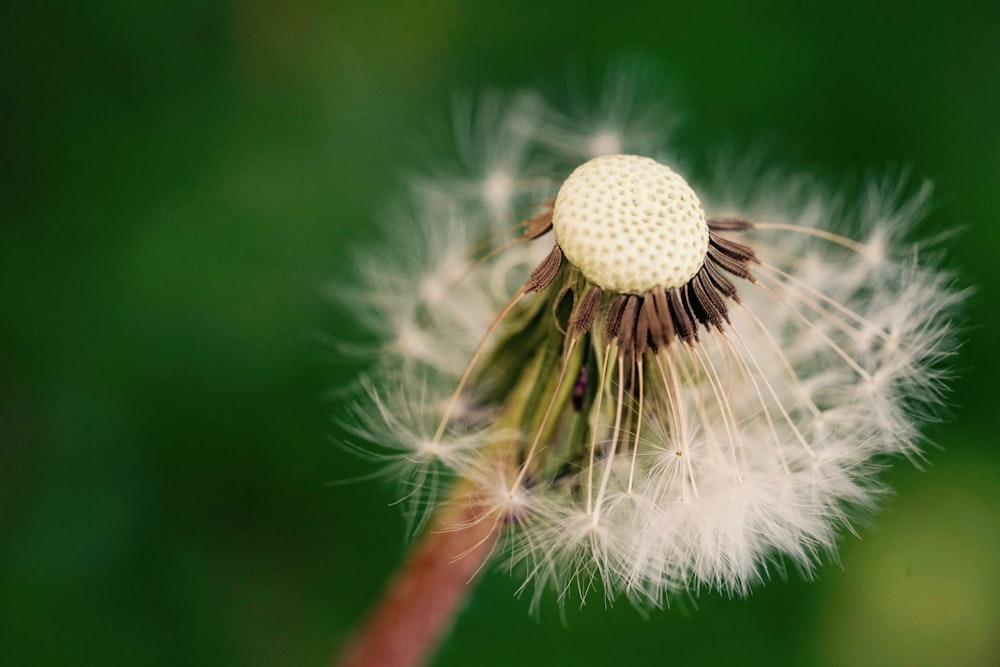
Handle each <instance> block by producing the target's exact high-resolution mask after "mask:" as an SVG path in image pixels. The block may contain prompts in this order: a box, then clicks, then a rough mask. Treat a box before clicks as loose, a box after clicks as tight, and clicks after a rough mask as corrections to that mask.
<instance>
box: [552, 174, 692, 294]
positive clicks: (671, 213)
mask: <svg viewBox="0 0 1000 667" xmlns="http://www.w3.org/2000/svg"><path fill="white" fill-rule="evenodd" d="M552 227H553V231H554V233H555V236H556V240H557V241H558V243H559V246H560V247H561V248H562V251H563V253H565V255H566V258H567V259H568V260H569V261H570V262H572V263H573V264H574V265H575V266H576V267H578V268H579V269H580V271H581V272H582V273H583V275H584V276H586V277H587V279H589V280H590V281H591V282H593V283H594V284H596V285H599V286H600V287H602V288H603V289H607V290H613V291H616V292H622V293H628V294H643V293H645V292H649V291H650V290H652V289H653V288H656V287H662V288H665V289H670V288H672V287H680V286H681V285H684V284H685V283H687V282H688V281H689V280H690V279H691V278H692V277H693V276H694V275H695V273H697V272H698V269H700V268H701V266H702V264H703V263H704V262H705V254H706V253H707V252H708V224H707V223H706V221H705V211H704V209H703V208H702V206H701V202H700V201H699V200H698V196H697V195H695V193H694V190H692V189H691V187H690V186H689V185H688V184H687V182H686V181H685V180H684V179H683V178H681V177H680V176H679V175H678V174H677V173H675V172H674V171H673V170H672V169H670V167H667V166H665V165H662V164H659V163H658V162H656V161H655V160H652V159H650V158H647V157H640V156H637V155H606V156H601V157H596V158H593V159H591V160H588V161H587V162H585V163H583V164H582V165H580V166H579V167H577V168H576V169H575V170H574V171H573V173H572V174H570V175H569V177H568V178H567V179H566V181H565V182H564V183H563V184H562V187H560V189H559V194H558V195H557V196H556V200H555V205H554V208H553V211H552Z"/></svg>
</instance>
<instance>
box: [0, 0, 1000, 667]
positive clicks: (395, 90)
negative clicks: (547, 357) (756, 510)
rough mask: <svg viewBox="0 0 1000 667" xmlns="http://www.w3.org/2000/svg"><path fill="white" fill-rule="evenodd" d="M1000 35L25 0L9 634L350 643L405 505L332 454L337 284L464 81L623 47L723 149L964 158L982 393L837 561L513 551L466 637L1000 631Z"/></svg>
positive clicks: (215, 652) (969, 20)
mask: <svg viewBox="0 0 1000 667" xmlns="http://www.w3.org/2000/svg"><path fill="white" fill-rule="evenodd" d="M998 36H1000V3H996V2H994V1H993V0H950V1H949V2H939V1H921V0H916V1H911V2H850V1H843V0H841V1H836V2H833V1H831V2H814V3H810V2H805V3H800V2H776V1H774V0H759V1H757V2H752V3H749V2H748V3H744V2H722V1H713V0H708V1H705V2H685V3H680V2H674V1H672V0H661V1H659V2H648V3H629V2H612V3H592V4H588V3H585V2H580V0H575V1H572V2H552V3H540V2H538V0H506V1H504V2H493V3H487V2H462V1H461V0H423V1H422V2H405V1H403V0H385V1H382V2H361V1H356V2H346V1H335V2H329V3H321V2H310V1H309V0H291V1H285V2H279V1H278V0H243V1H240V2H194V1H191V0H175V1H174V2H169V3H167V2H146V3H129V2H121V1H115V0H95V1H93V2H88V3H82V2H71V1H70V0H66V1H64V2H59V1H58V0H38V1H36V2H32V3H5V4H4V7H3V8H2V9H0V72H2V82H3V84H2V87H0V167H2V181H0V192H2V200H0V324H2V326H0V664H3V665H86V664H95V665H96V664H100V665H179V664H189V665H201V664H204V665H323V664H324V663H326V662H327V660H328V659H329V657H330V656H331V655H332V654H333V653H334V651H335V650H336V648H337V647H338V646H339V645H340V643H341V642H343V641H344V639H345V637H346V636H347V633H348V632H349V630H350V628H351V627H352V625H353V624H354V623H356V622H357V621H358V620H359V618H360V617H361V615H362V614H363V612H364V611H365V609H366V607H367V606H368V604H369V603H370V602H371V601H372V600H373V599H374V596H375V595H376V593H377V592H378V591H379V589H380V588H381V586H382V584H383V582H384V580H385V578H386V577H387V576H388V574H389V572H390V571H391V570H392V568H393V566H394V564H395V563H396V562H397V561H398V560H399V558H400V556H401V554H402V553H403V550H404V548H405V540H404V537H403V535H404V529H403V525H402V520H401V518H400V512H399V511H398V508H395V507H390V506H389V504H390V503H391V502H392V500H393V499H394V491H393V489H392V487H391V486H390V485H389V484H386V483H382V482H378V481H369V482H362V483H358V484H352V485H345V486H329V485H328V482H330V481H333V480H342V479H346V478H352V477H357V476H360V475H365V474H366V473H369V472H371V468H370V467H369V466H368V465H367V464H366V463H365V462H363V461H360V460H357V459H356V458H353V457H352V456H350V455H349V454H347V453H345V452H344V451H343V450H342V449H340V448H339V447H338V444H337V439H338V431H337V428H336V426H335V425H334V424H332V423H331V421H330V415H331V414H333V413H334V412H335V411H336V408H337V406H336V405H335V401H331V400H330V398H329V396H330V394H329V390H330V389H331V388H334V387H337V386H342V385H343V384H344V383H345V382H347V381H348V380H349V379H350V378H351V377H352V376H353V375H354V374H355V373H357V372H358V371H359V370H360V369H361V366H362V364H361V363H360V362H359V361H357V360H353V359H344V358H341V357H340V356H339V355H338V354H337V353H336V350H335V348H333V347H331V346H330V344H329V341H330V339H332V338H338V337H356V336H361V337H363V336H364V335H365V334H364V333H363V332H360V331H355V330H353V328H352V325H351V324H350V322H345V321H344V318H343V315H342V313H338V312H337V311H336V309H335V308H333V307H332V306H331V305H330V304H329V303H328V302H327V301H326V300H325V297H324V289H325V287H326V286H327V285H329V284H330V282H331V281H336V280H340V281H344V280H348V281H349V280H350V274H349V272H348V271H347V269H346V268H345V266H346V265H345V260H346V258H347V257H348V255H349V253H350V251H351V249H352V248H355V247H357V246H359V245H363V244H365V243H369V242H373V240H374V239H375V238H376V236H377V232H376V230H375V229H374V228H373V226H372V220H373V214H374V212H375V211H376V210H377V209H378V207H379V206H381V205H382V204H383V203H384V202H385V199H386V197H387V196H388V195H389V194H390V193H391V192H392V191H393V190H394V189H395V188H396V187H397V186H398V184H399V177H400V174H401V171H402V169H404V168H405V167H407V166H411V165H413V164H419V163H420V162H421V161H422V160H423V159H424V158H425V157H426V156H425V155H424V154H422V152H421V151H422V150H423V147H424V146H425V145H426V141H425V137H426V135H427V134H428V132H429V131H430V130H429V128H435V127H438V128H439V127H441V126H442V125H443V122H444V120H445V119H446V118H447V116H448V113H449V110H450V109H451V105H452V101H453V99H454V94H455V93H456V92H474V91H477V90H481V89H483V88H487V87H493V88H500V89H513V88H519V87H523V86H536V85H540V86H543V87H544V86H550V87H554V88H556V89H558V88H560V87H562V88H565V86H563V83H564V79H565V78H566V76H567V73H568V72H573V73H574V76H578V77H580V78H581V80H582V81H584V82H588V81H590V82H595V81H598V80H599V79H600V77H601V76H602V75H603V73H604V72H605V71H606V70H607V68H608V66H609V64H610V63H612V62H614V61H615V60H616V59H618V58H619V57H620V56H622V55H623V54H625V55H634V56H638V57H640V58H642V59H644V60H645V61H646V62H647V63H649V64H651V65H652V66H653V67H654V68H656V69H659V70H661V71H662V74H663V77H664V80H665V81H667V82H668V84H669V86H670V88H671V89H672V90H673V91H674V93H675V95H674V96H675V98H676V99H677V100H679V103H680V107H681V109H682V111H683V112H684V117H685V118H686V122H685V124H684V126H683V128H682V130H681V133H680V134H679V135H678V137H679V142H680V144H681V147H682V149H683V150H687V151H690V152H691V153H692V154H699V153H710V152H711V151H713V150H717V149H719V148H725V147H728V146H737V147H739V146H753V145H755V142H758V141H764V142H766V143H768V144H769V145H770V146H772V147H773V150H772V151H771V155H772V157H776V158H780V160H778V163H779V164H783V165H785V166H789V167H792V168H794V169H805V170H809V171H812V172H815V173H819V174H821V175H822V176H823V177H824V178H827V179H829V180H830V181H831V183H837V182H840V181H842V180H843V181H851V180H852V179H853V182H855V183H856V182H857V180H858V177H859V175H861V174H864V173H866V172H868V171H871V170H876V171H877V170H880V169H883V168H886V167H889V168H892V167H893V166H894V165H895V166H898V165H900V164H904V165H909V166H910V168H912V170H913V173H914V174H916V175H918V176H921V177H928V178H930V179H932V180H934V181H935V183H936V184H937V186H938V190H937V192H938V196H937V199H936V206H935V208H934V210H933V211H932V213H931V215H930V217H929V219H928V221H927V224H926V226H925V228H924V232H925V233H928V234H935V233H937V232H940V231H951V230H956V229H957V230H959V233H958V234H957V235H954V236H953V237H951V238H950V239H949V240H948V242H947V247H948V248H949V259H948V262H947V263H948V265H949V266H951V267H953V268H955V269H957V270H958V271H959V272H960V275H961V281H962V282H963V283H965V284H974V285H976V286H977V292H976V294H975V296H974V297H973V298H971V299H970V300H969V304H968V308H967V309H966V311H965V313H964V318H965V323H966V329H965V338H966V340H967V342H966V343H965V345H964V347H963V349H962V352H961V355H960V357H959V358H958V359H957V362H956V365H957V368H959V370H960V372H961V378H960V379H959V380H957V381H956V382H955V383H954V392H953V394H952V395H951V398H950V400H951V403H952V405H953V407H954V410H953V413H954V417H953V419H951V420H950V421H949V422H948V423H944V424H941V425H936V426H935V427H934V428H932V429H931V430H930V435H931V437H932V438H933V439H934V440H935V442H937V443H938V444H939V446H940V447H939V448H938V449H931V450H930V451H929V454H928V465H927V466H926V467H925V469H924V470H922V471H921V470H916V469H914V468H913V467H911V466H909V465H908V464H905V463H903V464H901V465H898V466H896V467H895V468H894V469H893V470H892V471H891V472H889V473H888V474H889V475H890V476H891V480H892V484H893V485H894V487H895V488H896V489H897V491H898V494H897V495H896V496H894V497H892V498H890V499H889V500H888V501H887V502H886V504H885V506H884V508H883V510H882V511H881V512H880V513H879V514H878V515H877V516H876V517H875V518H874V519H873V520H872V521H871V522H870V523H869V524H868V525H866V526H864V527H863V528H862V530H861V539H860V540H859V539H856V538H854V537H851V536H847V537H845V539H844V544H843V549H842V554H841V561H840V563H836V562H830V563H828V564H827V565H826V566H824V567H823V568H822V569H821V570H820V572H819V576H818V581H816V582H812V583H808V582H803V581H801V580H800V579H799V578H798V577H794V576H792V577H789V578H788V579H787V580H782V579H778V580H776V581H772V582H771V583H770V584H769V585H767V586H766V587H763V588H760V589H759V590H758V591H757V592H756V593H755V594H754V595H753V596H752V597H750V598H749V599H746V600H735V601H733V600H726V599H723V598H721V597H720V596H717V595H714V594H702V595H700V596H699V597H697V598H696V599H694V600H693V601H681V603H680V604H678V605H676V606H675V607H674V608H672V609H669V610H665V611H656V612H653V613H651V614H649V615H648V617H645V618H644V617H643V616H642V615H640V614H639V613H638V612H636V610H634V609H632V608H630V607H629V605H628V604H627V603H621V604H619V605H617V606H616V607H615V608H614V609H611V610H606V609H604V608H603V605H602V604H601V603H600V602H599V601H597V602H595V603H594V604H591V605H590V606H588V607H587V608H585V609H583V610H579V609H576V608H570V609H567V610H566V613H565V615H564V616H561V615H560V613H559V611H558V609H557V608H556V607H555V606H553V605H551V604H549V605H548V606H543V610H542V614H541V619H536V618H534V617H531V616H530V615H529V614H528V602H527V601H526V600H523V599H517V598H515V597H514V595H513V592H514V589H515V587H516V583H517V582H515V581H512V580H511V579H510V578H508V577H507V576H506V575H505V574H503V573H498V572H493V573H491V574H489V575H488V576H487V577H486V578H485V579H484V581H483V582H482V584H481V585H480V586H479V588H478V590H477V591H476V593H475V595H474V597H473V599H472V601H471V603H470V604H469V606H468V608H467V609H466V611H465V613H464V614H463V616H462V617H461V619H460V620H459V622H458V625H457V627H456V630H455V633H454V635H453V637H452V638H451V640H450V641H449V642H448V643H447V644H446V645H445V646H444V648H443V649H442V651H441V653H440V654H439V656H438V658H437V661H436V663H435V664H436V665H440V666H445V665H483V666H490V665H510V664H520V665H536V664H537V665H563V664H567V665H568V664H573V665H581V666H582V665H591V664H593V665H604V664H677V665H722V664H768V665H775V664H803V665H806V664H809V665H878V664H885V665H902V664H907V665H945V664H947V665H984V666H985V665H997V664H1000V567H998V563H1000V485H998V482H1000V447H998V445H997V438H996V436H995V423H996V418H997V409H996V407H995V406H996V404H995V401H996V396H997V381H996V378H998V377H1000V356H998V354H997V351H996V349H997V348H996V342H997V338H998V331H1000V329H998V321H997V320H998V317H997V313H998V308H997V304H998V291H997V280H996V274H994V273H991V271H993V270H996V268H997V262H996V259H995V258H996V254H995V253H996V252H997V248H998V247H1000V226H998V223H997V220H998V213H1000V180H998V169H997V156H998V155H1000V129H998V119H1000V37H998ZM991 267H992V268H991Z"/></svg>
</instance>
